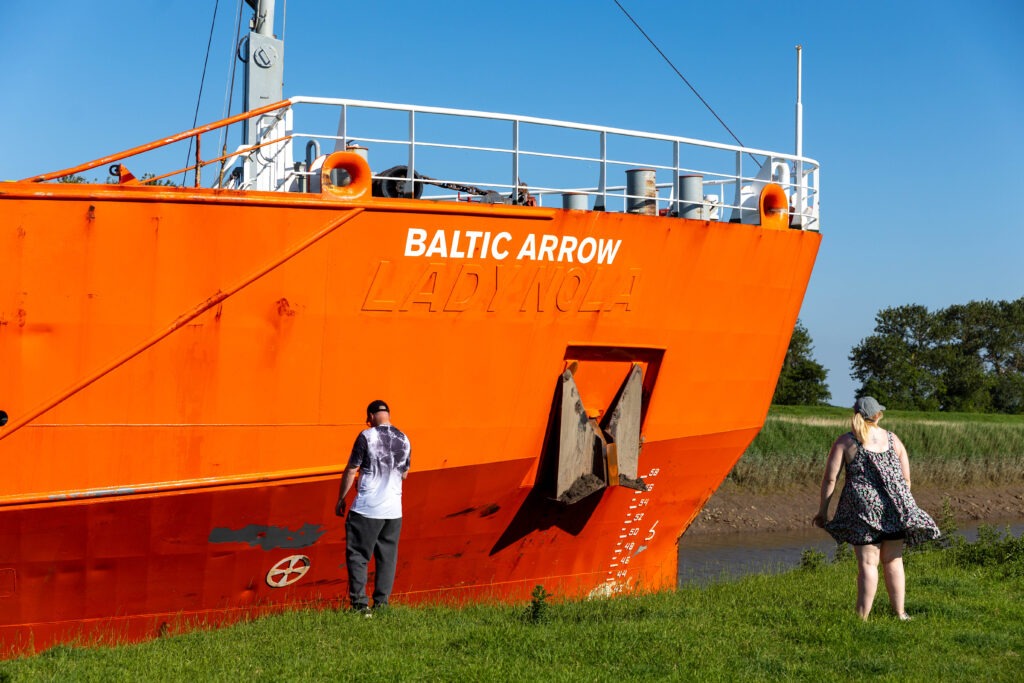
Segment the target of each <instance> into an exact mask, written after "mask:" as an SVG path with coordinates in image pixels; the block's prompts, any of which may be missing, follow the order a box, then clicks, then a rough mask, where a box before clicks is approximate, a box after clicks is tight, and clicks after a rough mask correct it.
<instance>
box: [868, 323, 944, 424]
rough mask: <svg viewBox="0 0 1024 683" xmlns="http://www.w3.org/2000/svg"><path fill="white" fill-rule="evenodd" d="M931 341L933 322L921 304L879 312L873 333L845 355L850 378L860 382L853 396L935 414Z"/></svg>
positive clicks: (935, 382) (935, 384)
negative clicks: (929, 411)
mask: <svg viewBox="0 0 1024 683" xmlns="http://www.w3.org/2000/svg"><path fill="white" fill-rule="evenodd" d="M935 339H936V327H935V323H934V320H933V319H932V316H931V314H929V313H928V309H927V308H925V307H924V306H919V305H908V306H897V307H895V308H886V309H883V310H882V311H880V312H879V313H878V314H877V315H876V316H875V334H873V335H871V336H870V337H867V338H866V339H862V340H861V342H860V343H859V344H857V346H855V347H853V351H852V352H851V353H850V363H851V366H852V368H853V372H852V373H851V377H853V378H854V379H856V380H858V381H860V383H861V387H860V390H859V392H858V393H859V394H860V395H861V396H864V395H869V396H874V397H875V398H877V399H878V400H879V401H880V402H881V403H882V404H883V405H885V406H887V407H889V408H902V409H904V410H938V409H939V407H940V406H939V402H938V398H937V395H938V393H939V384H940V378H939V376H938V375H937V374H936V372H935V366H936V361H937V360H938V357H937V356H938V354H936V352H935Z"/></svg>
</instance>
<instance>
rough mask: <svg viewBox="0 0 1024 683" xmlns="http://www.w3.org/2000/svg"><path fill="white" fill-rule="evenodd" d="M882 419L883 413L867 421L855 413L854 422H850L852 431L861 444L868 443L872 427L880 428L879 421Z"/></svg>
mask: <svg viewBox="0 0 1024 683" xmlns="http://www.w3.org/2000/svg"><path fill="white" fill-rule="evenodd" d="M881 417H882V414H881V413H878V415H874V416H872V417H871V419H870V420H867V419H865V418H864V417H863V416H862V415H861V414H860V413H858V412H854V413H853V420H851V422H850V430H851V431H852V432H853V435H854V437H856V439H857V441H859V442H860V443H862V444H863V443H866V442H867V440H868V435H869V434H870V433H871V428H872V427H877V426H878V420H879V418H881Z"/></svg>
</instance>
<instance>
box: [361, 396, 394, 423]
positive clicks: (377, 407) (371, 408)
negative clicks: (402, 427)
mask: <svg viewBox="0 0 1024 683" xmlns="http://www.w3.org/2000/svg"><path fill="white" fill-rule="evenodd" d="M381 411H384V412H385V413H390V412H391V409H390V408H388V404H387V403H385V402H384V401H380V400H378V401H373V402H371V403H370V405H368V406H366V418H367V419H369V418H371V417H373V416H374V414H375V413H379V412H381Z"/></svg>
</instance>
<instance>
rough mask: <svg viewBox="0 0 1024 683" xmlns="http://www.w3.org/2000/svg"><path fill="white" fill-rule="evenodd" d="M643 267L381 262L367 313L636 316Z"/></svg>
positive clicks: (366, 301)
mask: <svg viewBox="0 0 1024 683" xmlns="http://www.w3.org/2000/svg"><path fill="white" fill-rule="evenodd" d="M639 282H640V269H639V268H628V269H626V268H616V269H613V270H609V269H602V268H598V267H596V266H593V265H590V266H581V265H557V264H556V265H550V264H545V263H536V262H533V263H521V262H519V263H508V264H494V263H471V262H452V261H446V262H433V261H431V262H427V263H422V262H420V264H417V265H416V266H413V264H411V263H408V262H401V263H398V264H396V263H393V262H391V261H386V260H385V261H380V262H379V263H378V264H377V269H376V272H375V273H374V275H373V280H372V281H371V282H370V286H369V288H368V289H367V292H366V297H365V299H364V300H363V306H362V309H363V310H364V311H420V312H430V313H436V312H448V313H462V312H464V311H477V312H487V313H493V312H496V311H513V312H516V311H518V312H521V313H529V312H534V313H541V312H546V311H551V312H555V311H558V312H562V313H570V312H573V313H591V312H593V313H597V312H611V311H626V312H628V311H632V310H633V303H634V300H635V297H636V293H637V290H638V287H639Z"/></svg>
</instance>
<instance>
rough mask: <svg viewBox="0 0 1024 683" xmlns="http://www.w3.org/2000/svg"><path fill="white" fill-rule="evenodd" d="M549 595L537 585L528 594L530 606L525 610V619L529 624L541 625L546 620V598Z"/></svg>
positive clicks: (542, 587)
mask: <svg viewBox="0 0 1024 683" xmlns="http://www.w3.org/2000/svg"><path fill="white" fill-rule="evenodd" d="M550 597H551V593H548V592H547V591H546V590H544V586H540V585H538V586H537V587H536V588H534V589H533V592H532V593H530V606H529V607H528V608H527V610H526V619H527V621H529V622H530V623H531V624H542V623H544V622H546V621H547V620H548V602H547V600H548V598H550Z"/></svg>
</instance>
